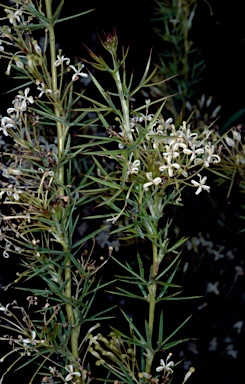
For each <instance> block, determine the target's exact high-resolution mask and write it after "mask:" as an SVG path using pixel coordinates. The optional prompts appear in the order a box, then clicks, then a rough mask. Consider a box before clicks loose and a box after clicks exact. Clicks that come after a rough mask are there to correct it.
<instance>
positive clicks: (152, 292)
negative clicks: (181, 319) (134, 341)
mask: <svg viewBox="0 0 245 384" xmlns="http://www.w3.org/2000/svg"><path fill="white" fill-rule="evenodd" d="M157 255H158V251H157V245H156V244H154V243H153V244H152V256H153V260H152V261H153V273H154V276H153V277H155V276H156V275H157V272H156V270H158V268H157V264H158V263H157ZM156 292H157V283H156V282H155V281H152V282H151V283H150V285H149V322H148V325H149V330H150V336H151V338H152V334H153V329H154V318H155V307H156ZM149 353H150V352H149ZM153 357H154V355H153V354H149V356H147V359H146V366H145V372H146V373H150V372H151V366H152V361H153Z"/></svg>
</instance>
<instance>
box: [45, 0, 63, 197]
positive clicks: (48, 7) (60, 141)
mask: <svg viewBox="0 0 245 384" xmlns="http://www.w3.org/2000/svg"><path fill="white" fill-rule="evenodd" d="M45 4H46V13H47V18H48V19H49V20H50V24H49V46H50V60H51V75H52V91H53V92H57V90H58V79H57V67H56V66H55V64H54V63H55V61H56V46H55V33H54V24H53V22H52V18H53V14H52V0H45ZM54 113H55V116H56V117H58V118H59V117H60V108H59V105H57V103H55V104H54ZM56 127H57V139H58V159H59V160H60V159H61V157H62V155H63V153H64V148H65V136H66V130H65V126H64V125H63V124H61V123H60V122H59V121H57V122H56ZM57 178H58V180H59V182H60V183H61V184H64V167H59V168H58V172H57ZM59 194H60V195H61V196H62V195H63V194H64V191H63V188H62V187H60V191H59Z"/></svg>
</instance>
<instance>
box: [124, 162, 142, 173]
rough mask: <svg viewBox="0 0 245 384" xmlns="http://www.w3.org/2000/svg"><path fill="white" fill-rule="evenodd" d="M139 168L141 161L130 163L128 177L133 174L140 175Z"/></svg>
mask: <svg viewBox="0 0 245 384" xmlns="http://www.w3.org/2000/svg"><path fill="white" fill-rule="evenodd" d="M139 167H140V161H139V160H135V161H134V162H133V163H131V162H130V163H129V165H128V170H127V175H130V174H133V173H138V172H139Z"/></svg>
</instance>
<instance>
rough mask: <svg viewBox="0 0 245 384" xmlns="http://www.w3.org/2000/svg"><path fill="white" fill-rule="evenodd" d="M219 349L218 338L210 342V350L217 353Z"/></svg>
mask: <svg viewBox="0 0 245 384" xmlns="http://www.w3.org/2000/svg"><path fill="white" fill-rule="evenodd" d="M217 347H218V342H217V337H213V338H212V340H210V342H209V347H208V350H209V351H217Z"/></svg>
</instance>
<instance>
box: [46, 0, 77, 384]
mask: <svg viewBox="0 0 245 384" xmlns="http://www.w3.org/2000/svg"><path fill="white" fill-rule="evenodd" d="M45 4H46V13H47V18H48V19H49V20H50V24H49V44H50V60H51V63H50V65H51V75H52V80H51V84H52V91H53V92H57V90H58V79H57V67H56V66H55V61H56V46H55V32H54V24H53V22H52V18H53V14H52V0H45ZM58 95H59V94H58ZM62 109H63V108H62V103H61V100H60V96H57V99H56V102H55V103H54V113H55V116H56V117H57V118H59V117H60V116H61V113H60V111H62ZM56 127H57V140H58V159H59V160H61V158H62V156H63V154H64V149H65V140H66V134H67V130H66V126H65V125H64V124H62V123H60V122H59V121H57V122H56ZM56 177H57V179H58V181H59V184H60V185H61V186H60V187H59V189H58V191H57V193H58V194H59V195H60V196H63V195H64V193H65V192H64V187H63V185H64V182H65V178H64V166H62V167H59V168H58V171H57V174H56ZM60 219H61V220H62V217H60ZM60 237H61V240H60V243H61V245H62V246H63V250H64V251H65V252H66V257H65V260H64V271H65V272H64V275H65V276H64V278H65V281H67V284H66V286H65V288H64V295H65V296H66V297H67V298H68V299H72V283H71V282H72V275H71V262H70V258H69V251H68V249H67V244H66V241H65V237H64V235H63V234H62V235H61V236H60ZM66 314H67V320H68V322H71V324H72V326H73V329H72V332H71V339H70V342H71V352H72V355H73V357H74V358H75V359H78V357H79V353H78V337H79V332H80V326H79V325H78V326H76V327H74V324H75V312H74V309H73V307H72V305H71V304H70V303H66ZM78 382H81V381H80V380H79V381H78Z"/></svg>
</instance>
